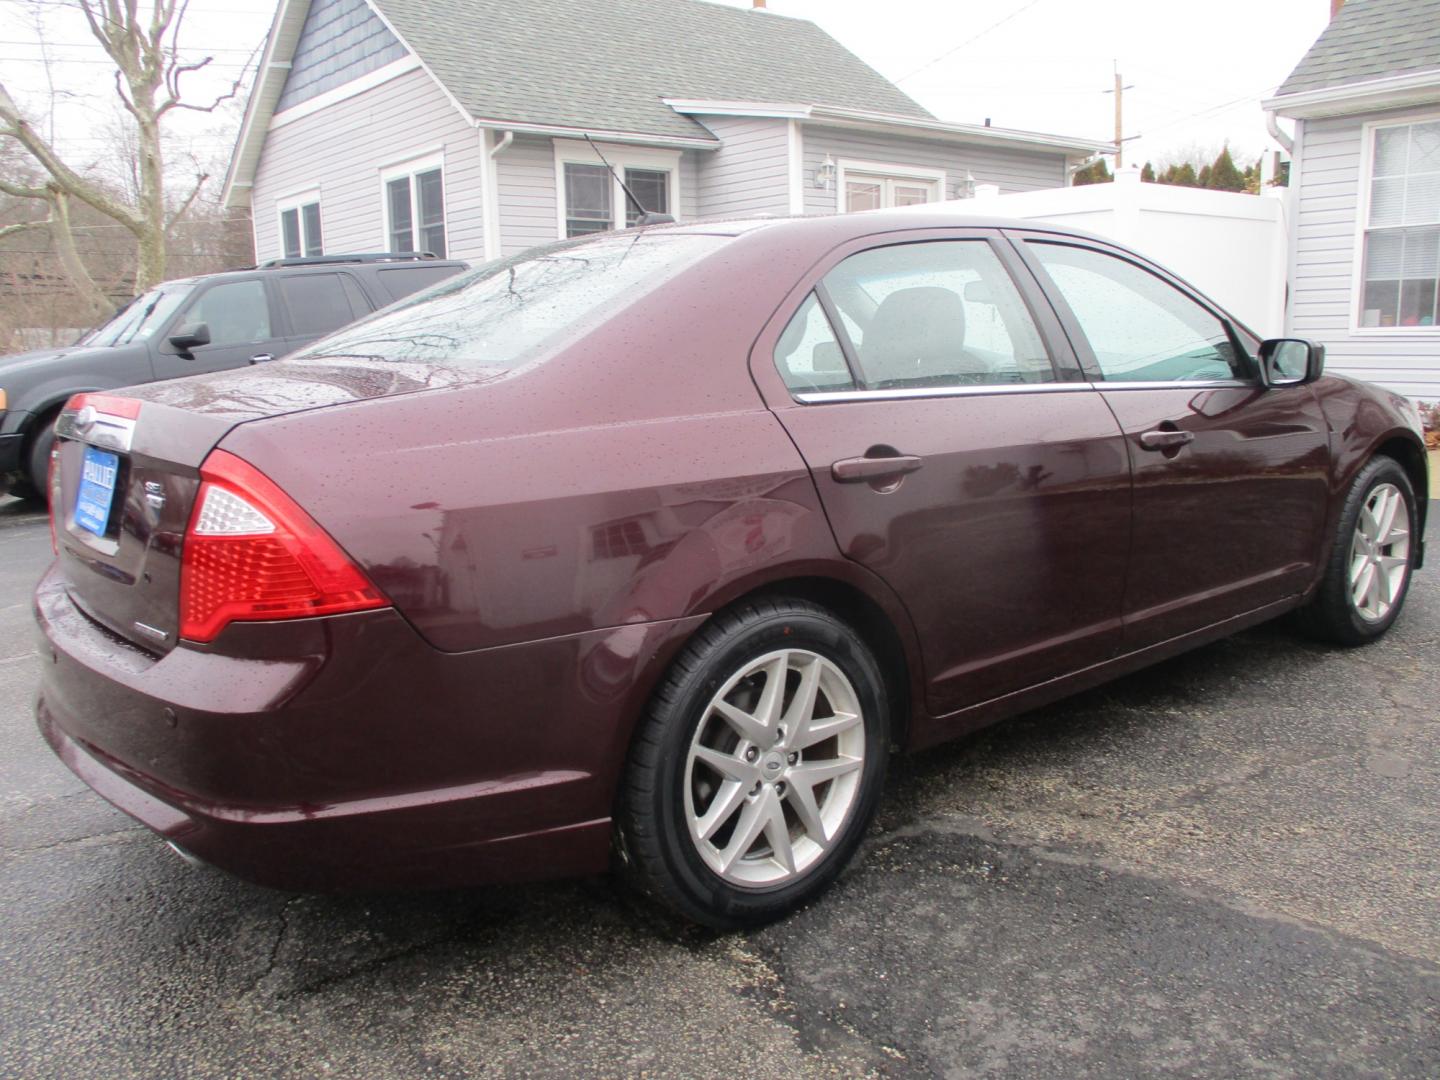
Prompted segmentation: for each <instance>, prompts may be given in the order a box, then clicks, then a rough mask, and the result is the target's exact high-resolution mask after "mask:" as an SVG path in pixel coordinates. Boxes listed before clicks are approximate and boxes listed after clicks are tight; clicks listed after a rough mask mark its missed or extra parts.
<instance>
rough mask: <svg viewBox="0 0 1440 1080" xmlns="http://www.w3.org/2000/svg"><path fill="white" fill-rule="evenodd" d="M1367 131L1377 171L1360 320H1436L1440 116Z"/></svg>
mask: <svg viewBox="0 0 1440 1080" xmlns="http://www.w3.org/2000/svg"><path fill="white" fill-rule="evenodd" d="M1367 131H1368V133H1369V138H1370V140H1371V142H1370V148H1369V149H1370V178H1369V190H1368V192H1367V194H1368V196H1369V198H1368V199H1367V213H1366V216H1365V219H1364V229H1365V255H1364V263H1363V269H1362V281H1361V287H1360V305H1359V311H1358V315H1359V318H1358V322H1359V325H1360V327H1361V328H1362V329H1370V328H1380V327H1385V328H1389V327H1397V328H1417V327H1419V328H1425V327H1434V326H1435V318H1436V314H1437V312H1436V306H1437V298H1436V292H1437V287H1440V117H1436V118H1434V119H1428V120H1416V121H1414V122H1411V123H1402V124H1386V125H1383V126H1375V127H1371V128H1368V129H1367Z"/></svg>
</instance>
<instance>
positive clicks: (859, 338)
mask: <svg viewBox="0 0 1440 1080" xmlns="http://www.w3.org/2000/svg"><path fill="white" fill-rule="evenodd" d="M823 284H824V289H825V291H826V293H827V295H828V296H829V299H830V301H831V303H832V304H833V305H834V309H835V312H836V313H837V314H838V316H839V318H840V323H841V326H840V327H838V328H836V327H831V328H830V330H831V332H832V333H833V334H835V335H837V336H838V335H843V338H844V340H845V341H846V342H847V343H848V345H849V347H850V351H851V355H852V356H853V357H854V359H855V362H856V364H857V367H858V374H859V375H860V377H861V378H862V379H863V380H864V388H865V389H868V390H904V389H918V388H929V387H951V386H955V387H962V386H994V385H1004V384H1011V383H1039V382H1053V381H1055V369H1054V367H1053V366H1052V364H1051V363H1050V356H1049V353H1048V351H1047V350H1046V348H1045V344H1044V341H1043V339H1042V338H1041V336H1040V332H1039V330H1038V329H1037V328H1036V326H1035V322H1034V320H1033V319H1032V318H1031V315H1030V311H1029V309H1028V308H1027V307H1026V306H1025V302H1024V300H1023V299H1022V298H1021V296H1020V292H1019V290H1018V289H1017V288H1016V287H1015V283H1014V281H1012V280H1011V278H1010V274H1009V272H1008V271H1007V270H1006V269H1005V266H1004V264H1003V263H1001V261H1000V259H999V257H998V256H997V255H996V254H995V251H994V249H993V248H991V246H990V244H989V243H988V242H986V241H984V240H940V241H929V242H923V243H915V244H895V245H892V246H889V247H882V248H873V249H871V250H870V251H863V252H860V253H859V254H856V255H852V256H850V257H849V258H848V259H846V260H844V261H843V262H842V263H840V265H839V266H837V267H835V268H834V269H833V270H831V271H830V272H829V273H828V274H826V275H825V278H824V282H823ZM808 303H809V302H808V301H807V304H808ZM801 313H802V314H803V313H804V309H803V308H802V312H801ZM817 317H818V316H817V315H815V314H811V315H810V316H809V318H812V319H813V318H817ZM790 335H791V331H790V330H787V331H786V334H785V335H784V336H782V346H783V345H784V344H785V343H786V340H787V339H788V338H789V337H790ZM806 344H809V355H808V358H807V356H806V354H805V345H806ZM807 363H808V368H807V367H802V366H801V365H804V364H807ZM787 369H788V370H789V371H790V372H792V373H794V374H798V373H799V372H802V371H808V372H809V373H810V374H809V375H808V377H809V378H812V379H813V378H816V377H819V378H823V379H834V380H837V381H838V380H840V379H841V378H842V375H841V372H840V371H837V370H836V368H835V365H834V359H833V354H832V353H831V352H830V349H829V347H828V343H827V341H826V339H825V338H824V337H823V335H821V334H820V333H819V331H818V330H816V331H812V332H807V333H806V334H805V335H804V336H803V337H800V338H797V339H796V348H795V349H794V350H792V351H791V354H790V355H788V356H787V358H786V360H785V362H784V363H783V364H782V373H783V372H784V371H786V370H787ZM842 369H843V365H842ZM790 377H794V375H793V374H792V376H790ZM843 378H845V379H848V373H846V374H845V375H844V376H843ZM787 381H789V377H787Z"/></svg>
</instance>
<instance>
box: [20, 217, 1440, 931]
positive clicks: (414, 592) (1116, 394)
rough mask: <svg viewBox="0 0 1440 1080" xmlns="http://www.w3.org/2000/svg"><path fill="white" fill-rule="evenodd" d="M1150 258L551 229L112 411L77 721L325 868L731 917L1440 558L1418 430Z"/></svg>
mask: <svg viewBox="0 0 1440 1080" xmlns="http://www.w3.org/2000/svg"><path fill="white" fill-rule="evenodd" d="M1323 361H1324V356H1323V351H1322V350H1321V349H1320V347H1318V346H1315V345H1313V344H1311V343H1309V342H1306V341H1303V340H1294V339H1290V340H1281V339H1276V340H1269V341H1263V342H1262V341H1260V340H1258V339H1257V338H1256V337H1255V336H1254V335H1252V334H1251V333H1250V332H1249V331H1248V330H1246V328H1245V327H1244V326H1242V325H1241V324H1240V323H1238V322H1237V321H1236V320H1235V319H1233V318H1232V317H1230V316H1229V315H1227V314H1226V313H1225V312H1224V311H1223V310H1221V309H1220V308H1218V307H1216V306H1215V305H1214V304H1213V303H1212V302H1210V301H1209V300H1208V299H1206V297H1204V296H1203V295H1201V294H1199V293H1198V292H1196V291H1195V290H1194V289H1192V288H1190V287H1188V286H1187V285H1186V284H1185V283H1184V282H1182V281H1180V280H1177V279H1176V278H1175V277H1173V276H1171V275H1170V274H1168V273H1167V272H1165V271H1164V270H1162V269H1160V268H1158V267H1156V266H1154V265H1152V264H1151V263H1149V262H1148V261H1146V260H1145V259H1144V258H1142V257H1140V256H1138V255H1136V254H1134V253H1132V252H1129V251H1126V250H1123V249H1121V248H1118V247H1115V246H1113V245H1111V244H1108V243H1106V242H1104V241H1101V240H1099V239H1096V238H1093V237H1087V236H1082V235H1077V234H1074V233H1070V232H1064V231H1057V230H1055V229H1052V228H1049V227H1045V226H1037V225H1034V224H1025V225H1021V224H1018V223H1014V224H1012V223H1006V222H1001V221H990V220H983V219H962V218H954V217H942V216H939V215H935V216H923V215H922V216H912V215H911V214H909V213H906V214H892V215H887V214H883V213H882V214H861V215H852V216H840V217H833V218H817V219H801V220H794V221H758V222H739V223H722V224H711V225H689V226H655V227H650V228H644V229H639V230H631V231H627V232H621V233H611V234H606V235H602V236H600V237H592V238H587V239H585V240H581V241H577V242H566V243H562V244H558V245H554V246H551V247H548V248H541V249H536V250H534V251H531V252H528V253H526V254H524V255H521V256H518V257H516V258H513V259H510V260H507V261H504V262H498V263H492V264H488V265H486V266H484V267H481V268H479V269H477V270H474V271H471V272H469V273H467V274H464V275H461V276H459V277H456V278H452V279H450V280H449V281H446V282H444V283H442V284H440V285H437V286H435V287H434V288H432V289H430V290H428V291H426V292H424V293H421V294H417V295H416V296H414V297H412V298H411V299H409V300H408V301H404V302H402V303H401V304H400V305H397V306H393V307H391V308H388V309H386V310H384V311H382V312H379V313H377V314H375V315H373V316H371V317H370V318H368V319H367V320H365V321H362V322H360V323H357V324H354V325H352V326H350V327H348V328H346V329H344V330H341V331H339V332H338V333H335V334H333V335H331V336H329V337H327V338H324V339H321V340H320V341H319V342H317V343H315V344H313V345H312V346H310V347H308V348H307V349H305V350H303V351H302V352H301V353H298V354H296V355H295V356H294V357H292V358H289V359H286V360H283V361H277V362H274V363H271V364H266V365H263V366H260V367H255V368H249V369H245V370H243V371H238V372H222V373H218V374H212V375H204V376H198V377H195V378H189V379H182V380H179V381H176V382H170V383H157V384H153V385H149V386H145V387H142V388H138V389H132V390H127V391H115V392H110V393H103V394H81V395H78V396H77V397H75V398H74V399H72V400H71V401H70V402H69V404H68V405H67V406H66V408H65V409H64V411H63V412H62V413H61V415H60V417H59V422H58V425H57V439H56V443H55V448H54V451H53V453H52V455H51V459H50V465H49V480H48V483H49V486H50V495H51V507H52V521H53V528H54V539H55V548H56V559H55V562H54V564H53V566H52V567H51V568H50V570H49V571H48V572H47V574H46V575H45V577H44V579H43V580H42V581H41V583H40V585H39V588H38V591H37V593H36V597H35V608H36V615H37V619H38V622H39V629H40V633H41V635H42V639H43V645H42V651H43V655H45V656H46V657H48V658H49V659H50V660H52V661H53V662H50V663H47V664H46V665H45V673H44V676H43V684H42V687H41V692H40V695H39V699H38V706H37V709H38V718H39V724H40V728H41V730H42V732H43V733H44V736H45V738H46V739H47V740H48V741H49V743H50V745H51V746H52V747H53V748H54V750H55V752H56V753H57V754H58V755H59V756H60V757H61V759H63V760H64V762H65V763H66V764H67V765H68V766H69V767H70V768H71V769H72V770H74V771H75V772H76V773H77V774H78V775H79V776H80V777H81V778H82V779H83V780H85V782H86V783H88V784H89V785H90V786H92V787H93V788H94V789H95V790H96V791H98V792H99V793H100V794H101V795H103V796H104V797H105V798H107V799H109V800H110V801H111V802H113V803H114V804H115V805H116V806H118V807H120V808H121V809H122V810H124V811H125V812H127V813H129V814H131V815H133V816H134V817H135V818H137V819H139V820H140V821H141V822H143V823H144V824H146V825H148V826H149V827H150V828H151V829H153V830H154V831H155V832H157V833H159V834H160V835H161V836H163V837H164V838H165V839H166V840H168V841H169V842H170V843H172V844H173V845H175V846H176V847H177V848H179V849H181V850H182V851H183V852H185V853H188V854H191V855H193V856H195V857H197V858H199V859H201V860H204V861H206V862H209V863H212V864H214V865H217V866H220V867H223V868H225V869H227V870H230V871H232V872H234V873H236V874H239V875H242V876H244V877H247V878H250V879H253V880H256V881H259V882H263V883H268V884H271V885H274V886H280V887H285V888H298V889H352V888H377V887H387V888H393V887H415V886H437V885H446V886H455V885H467V884H471V883H478V882H489V881H516V880H521V879H533V878H541V877H552V876H563V875H581V874H589V873H594V872H599V871H604V870H606V869H607V868H609V867H612V866H614V867H616V868H618V869H619V871H620V872H621V873H622V874H623V875H624V876H625V877H626V878H627V879H628V880H629V881H630V882H632V883H633V884H634V885H635V886H636V887H638V888H639V889H640V890H642V891H643V892H645V893H648V894H649V895H650V896H652V897H653V898H655V900H657V901H658V902H660V903H662V904H664V905H667V906H669V907H670V908H672V909H674V910H675V911H677V912H679V913H680V914H681V915H683V916H685V917H687V918H689V919H692V920H696V921H699V922H702V923H707V924H710V925H715V926H734V925H743V924H749V923H755V922H759V921H762V920H765V919H770V918H774V917H776V916H778V915H780V914H781V913H783V912H785V911H787V910H788V909H790V908H792V907H793V906H794V905H795V904H797V903H799V902H801V901H802V900H805V899H807V898H810V897H812V896H814V895H815V894H816V893H817V892H818V891H819V890H821V889H822V888H824V886H825V885H826V884H827V883H828V882H830V881H831V880H832V879H833V878H834V877H835V876H836V874H837V873H838V872H839V871H840V870H841V868H842V867H843V866H844V865H845V863H846V861H847V860H848V859H849V858H850V857H851V855H852V854H853V853H854V851H855V849H856V846H857V845H858V843H859V841H860V839H861V837H862V834H863V833H864V831H865V829H866V827H867V824H868V823H869V821H870V819H871V817H872V815H873V813H874V810H875V806H876V802H877V799H878V797H879V794H880V790H881V787H882V783H883V781H884V777H885V771H886V761H887V758H888V756H889V754H890V752H891V751H892V750H893V749H897V748H898V749H904V750H911V749H916V748H921V747H925V746H929V745H931V744H934V743H936V742H939V741H941V740H944V739H949V738H953V737H956V736H960V735H963V734H965V733H967V732H970V731H973V730H975V729H976V728H978V727H980V726H982V725H985V724H988V723H991V722H993V721H995V720H997V719H1000V718H1002V717H1005V716H1008V715H1011V714H1014V713H1016V712H1019V711H1021V710H1024V709H1028V708H1032V707H1034V706H1036V705H1039V704H1042V703H1044V702H1048V701H1051V700H1053V699H1056V698H1059V697H1061V696H1063V695H1065V694H1067V693H1071V692H1073V691H1075V690H1078V689H1081V688H1084V687H1088V686H1092V685H1094V684H1095V683H1097V682H1100V681H1102V680H1105V679H1109V678H1113V677H1115V676H1117V675H1120V674H1123V673H1125V672H1128V671H1131V670H1134V669H1135V668H1138V667H1140V666H1142V665H1145V664H1150V663H1153V662H1155V661H1157V660H1160V659H1163V658H1165V657H1168V656H1171V655H1174V654H1175V653H1178V652H1180V651H1182V650H1185V649H1190V648H1193V647H1195V646H1197V645H1200V644H1202V643H1204V642H1207V641H1211V640H1213V639H1215V638H1218V637H1221V636H1223V635H1227V634H1231V633H1234V632H1235V631H1237V630H1239V629H1241V628H1243V627H1246V626H1250V625H1253V624H1255V623H1258V622H1261V621H1263V620H1267V619H1272V618H1274V617H1276V616H1279V615H1281V614H1282V613H1287V612H1292V611H1294V612H1297V613H1298V614H1297V621H1298V622H1299V623H1300V624H1301V625H1302V626H1303V627H1305V628H1308V630H1309V631H1310V632H1311V633H1314V634H1317V635H1320V636H1322V637H1324V638H1326V639H1329V640H1331V641H1334V642H1338V643H1343V644H1347V645H1360V644H1363V643H1366V642H1369V641H1372V640H1374V639H1375V638H1377V637H1379V636H1380V635H1381V634H1383V633H1385V631H1386V630H1387V629H1389V627H1390V626H1391V625H1392V624H1393V623H1394V622H1395V620H1396V618H1397V617H1398V616H1399V615H1400V612H1401V609H1402V606H1403V604H1404V601H1405V595H1406V590H1407V587H1408V585H1409V583H1410V577H1411V574H1412V572H1413V571H1414V570H1416V569H1417V568H1418V567H1419V566H1420V564H1421V556H1422V548H1421V537H1422V526H1423V517H1424V513H1425V504H1424V502H1423V501H1422V500H1421V499H1419V498H1417V493H1419V492H1423V491H1425V490H1426V464H1425V456H1424V453H1423V449H1422V443H1421V438H1420V432H1419V423H1418V420H1417V417H1416V415H1415V412H1414V410H1413V409H1412V408H1411V407H1410V405H1409V403H1407V402H1406V401H1405V400H1404V399H1402V398H1399V397H1396V396H1395V395H1392V394H1390V393H1388V392H1386V391H1384V390H1382V389H1379V388H1377V387H1373V386H1367V385H1365V384H1363V383H1359V382H1356V381H1353V380H1351V379H1347V378H1343V377H1340V376H1337V375H1334V374H1326V373H1325V372H1324V370H1323Z"/></svg>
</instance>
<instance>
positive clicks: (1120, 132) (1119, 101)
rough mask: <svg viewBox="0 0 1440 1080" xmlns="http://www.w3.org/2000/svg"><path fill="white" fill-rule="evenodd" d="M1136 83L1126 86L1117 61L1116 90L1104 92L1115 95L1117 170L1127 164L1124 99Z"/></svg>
mask: <svg viewBox="0 0 1440 1080" xmlns="http://www.w3.org/2000/svg"><path fill="white" fill-rule="evenodd" d="M1134 86H1135V84H1134V83H1130V84H1129V85H1126V84H1125V80H1124V79H1122V78H1121V77H1120V62H1119V61H1118V60H1117V61H1115V89H1114V90H1106V91H1104V92H1105V93H1107V94H1114V95H1115V168H1117V169H1118V168H1120V166H1121V165H1123V164H1125V120H1124V107H1123V105H1124V97H1125V91H1126V90H1131V89H1133V88H1134Z"/></svg>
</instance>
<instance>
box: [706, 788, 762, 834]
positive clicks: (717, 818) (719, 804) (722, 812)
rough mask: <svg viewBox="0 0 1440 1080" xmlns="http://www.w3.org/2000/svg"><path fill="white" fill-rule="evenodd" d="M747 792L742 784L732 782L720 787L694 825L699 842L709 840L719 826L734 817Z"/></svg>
mask: <svg viewBox="0 0 1440 1080" xmlns="http://www.w3.org/2000/svg"><path fill="white" fill-rule="evenodd" d="M748 790H749V789H748V788H747V787H746V786H745V785H744V784H740V783H737V782H736V781H734V780H727V781H725V783H723V784H721V785H720V790H719V791H717V792H716V793H715V798H713V799H711V800H710V808H709V809H708V810H706V811H705V816H704V817H702V818H701V819H700V820H699V821H697V822H696V823H695V831H696V832H697V833H698V834H699V836H700V839H701V840H709V839H710V837H712V836H714V835H715V832H716V830H717V829H719V828H720V826H721V825H724V824H725V822H727V821H729V820H730V819H731V818H732V817H733V816H734V815H735V811H736V810H738V809H739V808H740V804H741V803H743V802H744V801H745V793H746V791H748Z"/></svg>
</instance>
